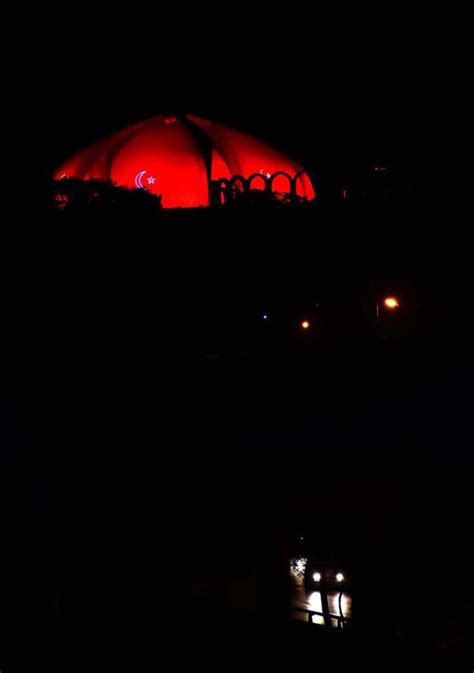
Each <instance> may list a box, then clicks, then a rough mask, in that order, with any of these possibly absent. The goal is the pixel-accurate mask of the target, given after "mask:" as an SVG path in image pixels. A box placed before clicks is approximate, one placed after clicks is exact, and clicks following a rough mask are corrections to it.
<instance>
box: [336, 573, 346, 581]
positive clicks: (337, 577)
mask: <svg viewBox="0 0 474 673" xmlns="http://www.w3.org/2000/svg"><path fill="white" fill-rule="evenodd" d="M336 579H337V581H338V582H342V581H343V580H344V575H343V574H342V573H337V575H336Z"/></svg>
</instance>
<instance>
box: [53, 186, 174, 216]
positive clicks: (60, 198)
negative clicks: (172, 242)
mask: <svg viewBox="0 0 474 673" xmlns="http://www.w3.org/2000/svg"><path fill="white" fill-rule="evenodd" d="M53 199H54V205H55V209H56V211H57V212H58V213H60V214H64V215H69V216H77V215H81V214H83V213H84V214H85V213H88V214H89V215H94V214H97V215H101V216H102V215H104V216H107V215H111V216H113V215H116V216H118V217H120V218H123V217H126V216H129V215H135V216H136V217H138V218H147V217H149V216H153V217H154V216H156V215H158V214H159V212H160V211H161V207H162V206H161V196H156V195H155V194H151V193H150V192H147V191H145V190H140V189H127V188H126V187H118V186H116V185H114V184H112V183H111V182H103V181H101V180H95V179H91V180H78V179H76V178H64V179H62V180H56V181H55V182H54V186H53Z"/></svg>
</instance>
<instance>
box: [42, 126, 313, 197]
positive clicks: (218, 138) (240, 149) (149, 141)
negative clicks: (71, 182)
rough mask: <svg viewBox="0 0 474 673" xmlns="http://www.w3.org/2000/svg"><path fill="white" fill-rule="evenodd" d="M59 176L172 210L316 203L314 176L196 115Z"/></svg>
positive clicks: (148, 131)
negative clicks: (244, 201) (105, 184)
mask: <svg viewBox="0 0 474 673" xmlns="http://www.w3.org/2000/svg"><path fill="white" fill-rule="evenodd" d="M54 177H55V178H56V179H61V178H66V177H71V178H78V179H81V180H87V179H89V178H95V179H98V180H104V181H110V182H113V183H114V184H116V185H119V186H124V187H129V188H137V189H146V190H148V191H150V192H152V193H154V194H159V195H161V197H162V204H163V206H164V207H165V208H179V207H181V208H195V207H199V206H210V205H219V204H222V203H225V202H227V201H228V200H229V199H234V198H236V197H238V196H239V195H240V194H245V193H246V192H249V191H250V190H261V191H262V192H266V193H267V194H270V193H271V194H273V197H274V198H277V199H279V198H280V199H285V200H290V201H300V200H307V201H310V200H312V199H314V197H315V192H314V189H313V186H312V184H311V180H310V178H309V176H308V174H307V173H306V171H304V169H303V168H302V167H301V166H300V165H298V164H297V163H296V162H294V161H293V160H292V159H290V158H288V157H287V156H285V155H284V154H282V153H281V152H279V151H278V150H276V149H274V148H273V147H270V146H269V145H267V144H265V143H263V142H261V141H260V140H257V139H256V138H253V137H252V136H250V135H248V134H246V133H242V132H241V131H236V130H234V129H232V128H229V127H228V126H224V125H223V124H218V123H216V122H212V121H208V120H206V119H201V118H200V117H196V116H194V115H182V116H178V117H174V116H173V117H172V116H159V117H154V118H153V119H149V120H146V121H143V122H140V123H139V124H135V125H133V126H130V127H128V128H126V129H124V130H123V131H120V132H119V133H116V134H114V135H113V136H111V137H110V138H107V139H106V140H103V141H99V142H97V143H95V144H93V145H91V146H90V147H88V148H87V149H85V150H83V151H82V152H80V153H79V154H77V155H76V156H74V157H72V158H71V159H69V160H68V161H66V162H65V163H64V164H63V165H62V166H61V167H60V168H59V169H58V170H57V171H56V173H55V176H54ZM273 197H272V198H273Z"/></svg>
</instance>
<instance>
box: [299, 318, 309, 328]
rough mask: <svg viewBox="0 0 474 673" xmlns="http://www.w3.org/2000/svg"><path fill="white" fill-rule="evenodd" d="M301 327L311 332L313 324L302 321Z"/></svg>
mask: <svg viewBox="0 0 474 673" xmlns="http://www.w3.org/2000/svg"><path fill="white" fill-rule="evenodd" d="M300 327H301V329H304V330H309V328H310V327H311V323H310V322H309V320H302V321H301V323H300Z"/></svg>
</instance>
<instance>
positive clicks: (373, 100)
mask: <svg viewBox="0 0 474 673" xmlns="http://www.w3.org/2000/svg"><path fill="white" fill-rule="evenodd" d="M187 11H188V10H186V12H187ZM262 13H263V20H262V17H257V16H253V15H249V14H248V13H245V12H243V11H240V12H239V13H238V16H233V15H232V16H231V17H228V16H227V15H226V16H224V15H223V16H221V17H219V16H215V15H212V13H211V17H210V19H209V21H207V22H206V16H199V17H198V16H196V15H195V14H196V13H195V12H191V13H186V17H187V19H186V21H184V22H183V21H181V23H180V22H178V21H177V20H176V19H173V20H172V21H167V20H166V18H165V17H164V16H162V15H158V16H157V17H154V16H151V15H150V17H149V21H148V20H147V19H146V18H144V19H143V20H142V23H141V25H140V26H138V28H137V27H136V26H134V25H133V20H132V25H131V26H125V25H123V23H122V25H119V26H116V25H115V24H114V25H105V26H104V25H103V24H100V25H99V24H98V25H92V24H89V25H87V27H85V28H81V26H80V24H76V23H66V25H62V26H59V27H58V30H56V31H53V32H54V35H53V38H52V41H51V44H49V45H47V46H48V49H46V48H45V45H44V44H43V48H42V49H41V50H40V51H36V52H34V58H32V59H30V60H29V61H28V62H27V64H26V68H25V64H24V63H23V62H22V63H18V64H15V69H14V70H13V71H11V72H10V73H9V74H8V73H7V80H9V81H7V82H6V83H5V84H4V87H6V88H7V89H8V94H9V95H7V96H6V100H7V105H6V106H5V109H4V113H5V114H6V121H5V123H4V124H2V128H3V135H4V136H6V138H7V142H8V143H11V149H12V150H13V151H15V148H16V147H18V146H19V145H21V146H22V147H23V148H25V145H26V146H28V144H29V145H30V146H33V147H34V148H35V159H36V161H37V165H38V167H39V169H40V170H41V171H50V170H51V169H52V168H54V167H55V166H57V164H58V163H59V162H61V161H62V160H63V159H64V158H66V157H67V156H69V155H70V154H71V153H73V152H74V151H76V150H78V149H81V148H83V147H84V146H85V145H87V144H88V143H90V142H93V141H94V140H97V139H99V138H101V137H104V136H106V135H107V134H109V133H112V132H114V131H116V130H118V129H120V128H123V127H124V126H126V125H128V124H131V123H134V122H136V121H138V120H141V119H144V118H147V117H150V116H153V115H157V114H161V113H167V112H194V113H196V114H201V115H203V116H206V117H209V118H211V119H216V120H220V121H224V122H226V123H228V124H230V125H233V126H235V127H237V128H241V129H243V130H246V131H249V132H250V133H254V134H256V135H257V136H259V137H261V138H262V139H264V140H267V141H269V142H271V143H274V144H276V145H277V146H279V147H280V148H281V149H283V150H286V151H287V152H289V153H290V154H292V155H294V156H295V157H296V158H297V159H299V160H300V161H302V162H304V163H305V164H306V165H308V166H309V167H310V168H312V169H313V170H314V171H315V172H316V173H317V172H318V171H323V173H324V172H327V173H328V174H331V173H333V172H338V171H344V170H345V169H346V168H347V167H349V168H352V167H354V166H355V167H356V168H357V167H359V166H364V164H366V163H375V162H382V163H383V162H385V163H388V164H393V163H395V164H397V165H400V166H401V167H402V170H413V169H415V170H419V169H420V166H422V165H425V166H428V168H429V170H432V169H433V165H434V164H435V163H437V162H438V161H439V160H440V157H442V156H443V157H448V156H450V155H454V154H457V155H458V156H459V155H460V154H461V153H462V151H463V146H464V145H465V142H466V140H468V139H469V128H468V124H467V120H468V117H469V112H468V107H467V105H466V102H467V97H466V96H465V94H464V92H463V91H464V90H465V85H463V83H465V81H466V76H467V75H468V71H469V68H468V65H469V64H468V60H467V59H466V54H465V53H463V52H462V51H461V52H460V51H453V50H452V48H451V45H450V44H448V43H447V42H446V40H445V41H444V42H442V41H436V40H432V39H430V40H427V39H426V35H427V34H428V32H429V31H428V30H426V35H425V34H423V33H422V32H420V31H418V30H417V28H415V27H414V28H412V30H407V29H406V28H404V29H401V28H400V27H399V25H398V24H397V22H396V21H395V20H393V17H392V20H391V21H387V20H386V19H382V18H381V17H379V19H380V20H379V21H378V22H377V17H371V18H372V19H375V23H374V25H373V26H371V25H370V24H366V25H365V29H364V31H360V30H359V28H356V26H355V25H354V26H351V25H350V22H349V25H347V24H346V25H345V26H342V25H338V23H336V24H335V25H332V26H331V30H328V31H326V30H325V26H324V23H322V22H320V23H319V24H317V25H315V23H314V22H313V21H312V20H309V17H308V20H307V21H305V20H303V17H301V16H299V15H291V16H289V17H285V19H284V20H283V18H282V17H280V16H278V17H275V16H272V17H271V18H270V17H266V16H265V11H263V12H262ZM78 18H85V17H78ZM267 19H268V20H267ZM359 19H360V17H359ZM194 21H196V23H194ZM30 53H32V54H33V48H32V49H31V52H30ZM23 69H24V70H25V71H24V70H23ZM10 89H11V91H10ZM23 151H24V149H23ZM446 160H447V159H446ZM422 170H424V168H422Z"/></svg>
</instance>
